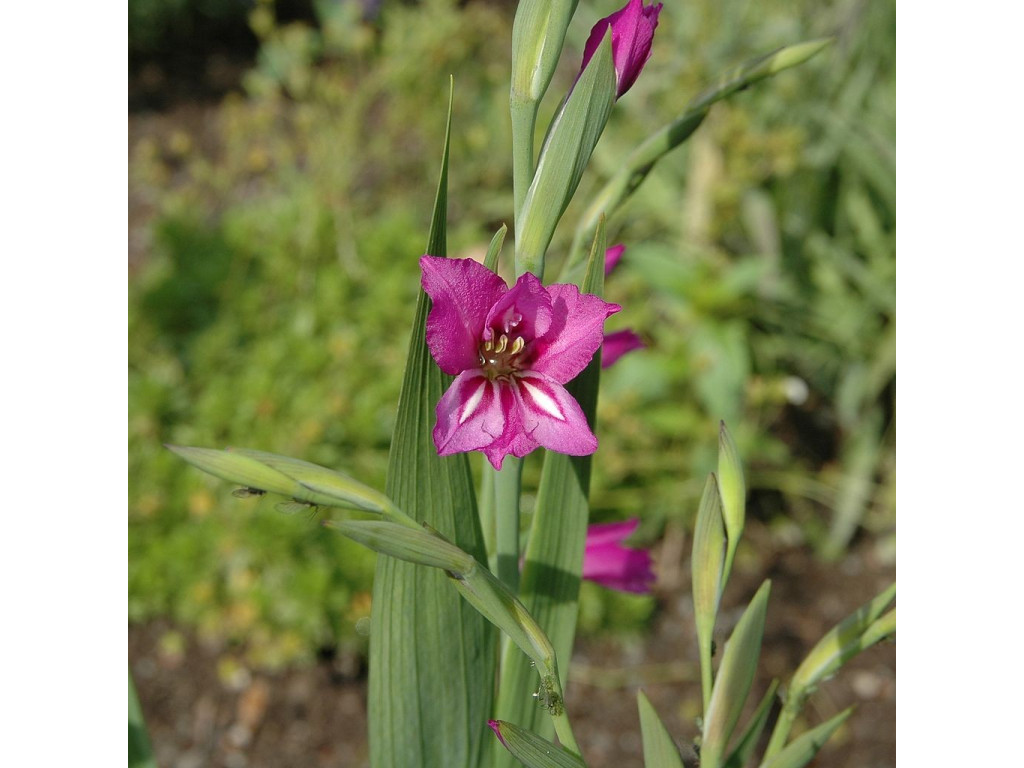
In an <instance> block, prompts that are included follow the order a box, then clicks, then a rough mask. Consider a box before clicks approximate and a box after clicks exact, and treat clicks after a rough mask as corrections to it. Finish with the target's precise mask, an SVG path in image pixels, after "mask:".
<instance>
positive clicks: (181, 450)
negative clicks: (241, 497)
mask: <svg viewBox="0 0 1024 768" xmlns="http://www.w3.org/2000/svg"><path fill="white" fill-rule="evenodd" d="M167 448H168V449H169V450H171V451H173V452H174V453H176V454H178V455H179V456H180V457H181V458H183V459H184V460H185V461H187V462H188V463H189V464H191V465H192V466H194V467H197V468H199V469H201V470H203V471H204V472H208V473H210V474H211V475H214V476H215V477H219V478H221V479H222V480H228V481H229V482H233V483H238V484H239V485H240V486H242V488H243V490H244V492H245V493H246V494H248V495H253V494H258V492H259V491H265V492H269V493H278V494H281V495H282V496H289V497H291V498H292V499H293V500H294V501H296V502H304V503H306V504H311V505H314V506H323V507H343V508H346V509H361V510H364V511H366V512H378V513H383V512H385V511H388V510H391V509H392V508H393V505H392V504H391V502H390V501H389V500H388V498H387V497H386V496H385V495H384V494H382V493H380V492H379V491H375V490H374V489H373V488H370V487H369V486H366V485H363V484H362V483H360V482H357V481H356V480H353V479H352V478H351V477H348V476H347V475H344V474H342V473H340V472H335V471H334V470H331V469H327V468H326V467H321V466H319V465H317V464H311V463H310V462H308V461H302V460H300V459H292V458H289V457H287V456H278V455H277V454H274V453H266V452H265V451H253V450H248V449H245V448H229V449H227V450H225V451H221V450H217V449H214V448H189V447H184V446H179V445H168V446H167Z"/></svg>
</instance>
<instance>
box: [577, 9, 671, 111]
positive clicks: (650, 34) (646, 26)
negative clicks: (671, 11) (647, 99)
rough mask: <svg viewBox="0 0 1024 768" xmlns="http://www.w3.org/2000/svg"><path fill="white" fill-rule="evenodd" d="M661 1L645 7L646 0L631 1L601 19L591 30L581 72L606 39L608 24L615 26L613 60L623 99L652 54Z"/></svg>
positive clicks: (620, 95) (613, 29)
mask: <svg viewBox="0 0 1024 768" xmlns="http://www.w3.org/2000/svg"><path fill="white" fill-rule="evenodd" d="M659 13H661V3H655V4H653V5H648V6H647V7H646V8H645V7H644V4H643V0H629V2H628V3H626V6H625V7H624V8H622V9H620V10H618V11H616V12H615V13H613V14H612V15H611V16H607V17H605V18H603V19H601V20H600V21H599V22H597V24H595V25H594V28H593V29H592V30H590V37H589V38H588V39H587V44H586V46H584V48H583V64H582V65H580V72H583V70H584V69H586V66H587V63H588V62H589V61H590V59H591V57H593V55H594V51H596V50H597V47H598V46H599V45H600V44H601V41H602V40H604V36H605V34H606V33H607V31H608V27H611V28H612V61H613V62H614V64H615V79H616V81H617V88H616V93H615V98H622V94H624V93H625V92H626V91H628V90H629V89H630V88H631V87H632V85H633V83H635V82H636V79H637V78H638V77H640V72H641V71H642V70H643V68H644V64H646V63H647V60H648V59H649V58H650V57H651V41H653V40H654V30H655V28H656V27H657V26H658V14H659Z"/></svg>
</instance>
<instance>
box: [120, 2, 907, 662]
mask: <svg viewBox="0 0 1024 768" xmlns="http://www.w3.org/2000/svg"><path fill="white" fill-rule="evenodd" d="M140 6H141V4H140ZM615 6H616V3H614V2H612V3H609V2H600V3H597V2H595V3H587V2H582V3H581V4H580V8H579V10H578V11H577V18H576V19H575V21H574V24H573V27H572V28H571V30H570V35H569V39H568V41H567V52H566V54H565V56H564V60H563V64H562V70H561V72H560V73H559V77H558V78H557V79H556V83H555V84H553V86H552V98H551V99H550V102H551V103H549V104H547V105H546V109H547V110H548V113H550V112H551V111H553V110H554V108H555V107H556V106H557V101H558V99H559V98H560V95H561V94H562V93H564V92H565V90H566V89H567V88H568V86H569V84H571V82H572V79H573V77H574V76H575V73H576V68H577V66H578V55H579V54H578V52H579V51H580V50H582V45H583V42H584V41H585V39H586V35H587V33H588V32H589V26H590V23H591V22H592V21H593V20H594V19H596V18H598V17H600V16H601V15H605V14H607V13H608V12H610V11H611V10H614V8H615ZM152 7H154V8H157V9H159V7H160V3H152ZM315 8H316V10H317V18H318V23H317V24H308V23H288V24H280V23H278V22H277V21H276V20H275V12H274V7H273V5H272V4H270V3H267V2H260V3H257V4H256V6H255V7H254V8H253V10H252V12H251V13H250V15H249V19H248V22H249V24H250V25H251V27H252V29H253V30H254V31H255V33H256V34H257V36H258V37H259V39H260V51H259V56H258V61H257V64H256V66H255V67H254V68H253V69H252V70H251V71H250V72H249V73H248V74H247V75H246V77H245V80H244V94H238V95H231V96H229V97H227V98H226V99H225V100H224V101H223V102H222V103H221V104H220V105H219V106H218V107H217V108H216V109H215V110H210V111H209V112H208V113H207V115H206V117H205V118H204V122H203V124H202V125H201V127H200V128H198V129H196V130H175V131H171V132H165V133H164V134H162V135H152V134H146V135H143V136H141V137H140V138H138V140H137V141H135V143H134V144H133V146H132V148H131V156H130V172H131V179H130V194H131V196H132V199H133V200H134V201H141V202H140V203H139V205H141V206H142V207H144V208H145V209H146V210H147V211H148V215H147V217H146V219H145V222H144V223H142V224H140V225H138V229H139V232H141V234H138V235H137V237H138V238H139V242H141V243H142V245H141V246H140V247H139V249H138V250H139V256H138V258H137V259H136V260H135V261H133V263H132V266H131V269H130V273H129V280H130V306H129V322H130V325H129V356H130V361H129V362H130V369H129V387H130V393H129V394H130V406H129V409H130V411H129V448H130V466H129V477H130V488H129V495H130V514H129V619H130V620H134V621H138V620H145V619H147V618H152V617H157V616H165V617H170V618H172V619H174V620H175V621H177V622H180V623H182V624H184V625H187V626H194V627H196V628H197V629H198V630H199V631H200V632H202V633H204V634H208V635H211V636H214V637H217V638H220V639H227V640H233V641H244V643H245V646H244V647H245V648H246V652H247V654H248V657H249V661H251V662H252V663H256V664H260V665H266V666H277V665H281V664H285V663H289V662H293V661H295V660H300V659H304V658H310V657H311V656H312V655H313V654H314V653H315V652H316V651H317V650H318V649H320V648H325V647H327V648H338V647H341V648H342V649H349V650H355V651H358V650H359V649H360V648H361V647H362V642H363V639H362V638H361V637H360V636H359V635H358V633H357V632H356V631H355V628H356V626H357V625H358V622H359V619H361V618H362V617H365V616H367V615H368V613H369V580H370V576H371V574H372V570H373V568H372V556H371V555H370V554H368V553H367V552H366V551H364V550H362V549H360V548H359V547H358V546H357V545H354V544H351V543H349V542H348V541H347V540H345V539H343V538H342V537H340V536H337V535H335V534H332V533H330V532H328V531H325V530H323V529H322V528H320V527H319V526H318V525H317V524H316V523H315V522H314V521H313V520H311V519H305V518H302V517H301V516H300V517H298V518H296V517H288V516H285V515H282V514H280V513H278V512H276V511H275V510H274V509H273V505H272V503H271V502H269V501H261V500H252V499H250V500H239V499H235V498H233V497H232V496H231V490H232V489H231V488H230V487H226V486H225V484H223V483H218V482H216V481H214V480H212V479H211V478H207V477H205V476H203V475H201V474H200V473H198V472H195V471H194V470H191V469H189V468H188V467H187V466H186V465H185V464H184V463H182V462H180V461H179V460H178V459H177V458H176V457H174V456H173V455H172V454H170V453H169V452H167V451H166V450H164V449H163V448H162V444H163V443H165V442H173V443H179V444H187V445H206V446H211V447H223V446H226V445H238V446H246V447H253V448H261V449H265V450H269V451H273V452H276V453H282V454H288V455H293V456H296V457H301V458H304V459H307V460H310V461H314V462H317V463H321V464H324V465H327V466H331V467H336V468H339V469H344V470H346V471H348V472H350V473H351V474H353V475H354V476H356V477H359V478H360V479H362V480H364V481H365V482H368V483H370V484H373V485H375V486H377V487H380V488H383V485H384V470H385V466H386V462H387V448H388V441H389V439H390V434H391V428H392V425H393V419H394V414H395V406H396V402H397V397H398V391H399V384H400V380H401V365H402V363H403V360H404V353H405V345H406V343H407V338H408V337H407V334H408V330H409V328H408V326H409V322H410V319H411V317H412V312H413V304H414V302H413V299H414V296H415V291H416V287H417V283H418V279H419V276H418V270H417V264H416V259H417V257H418V256H419V254H420V249H421V248H422V243H423V241H424V236H425V232H426V228H427V225H428V221H427V218H428V216H429V210H430V202H431V196H432V194H433V189H434V183H435V177H436V170H437V163H438V154H439V151H440V146H441V137H442V136H443V129H444V124H443V120H444V106H445V99H446V97H447V92H446V89H447V75H448V74H449V73H452V74H453V75H454V77H455V84H456V91H455V112H454V118H453V119H454V123H453V125H454V128H453V135H452V164H451V178H450V192H449V199H450V215H451V221H450V225H449V243H450V246H449V250H450V252H451V253H453V254H455V255H472V254H482V252H483V251H484V250H485V249H486V246H487V243H488V241H489V239H490V236H491V234H493V232H494V230H495V229H497V227H498V226H500V224H501V223H502V222H506V223H508V224H510V225H511V223H512V222H511V205H512V201H511V168H510V158H509V157H508V156H507V155H508V151H507V147H508V146H509V127H508V117H507V96H508V80H507V78H508V67H509V59H510V52H509V41H510V38H511V16H512V9H511V8H507V7H505V6H504V5H501V4H494V3H483V2H471V3H468V4H466V5H465V6H464V7H461V8H457V7H456V4H455V3H453V2H451V1H450V0H426V1H425V2H422V3H419V4H402V3H384V4H383V7H382V10H381V12H380V15H379V16H378V17H376V18H374V19H371V20H363V19H362V10H361V5H360V4H358V3H328V2H322V3H316V4H315ZM153 13H156V11H154V12H153ZM130 20H131V17H130ZM157 27H159V25H157ZM142 29H143V28H142V27H139V28H138V30H142ZM132 34H133V35H135V34H136V32H135V31H133V32H132ZM138 34H139V35H142V34H146V35H149V34H154V33H153V32H152V31H151V30H150V28H145V31H144V32H143V31H139V32H138ZM825 34H835V35H836V36H837V39H836V43H835V45H834V46H833V47H832V48H831V49H829V50H827V51H826V52H825V53H823V54H821V55H819V56H818V57H817V58H816V59H814V60H812V61H811V62H809V63H807V64H805V65H803V66H801V67H800V68H798V69H797V70H793V71H791V72H788V73H784V74H783V75H781V76H779V77H777V78H775V79H773V80H770V81H768V82H765V83H762V84H760V85H758V86H756V87H755V88H754V89H752V90H751V91H749V92H747V93H743V94H739V95H738V96H736V97H734V98H733V99H731V100H730V101H728V102H727V103H724V104H721V105H718V106H716V107H715V108H714V109H713V111H712V113H711V116H710V117H709V119H708V120H707V121H706V122H705V124H704V125H703V126H702V127H701V128H700V129H699V130H698V132H697V134H696V135H695V136H694V138H693V139H692V140H691V142H690V143H689V144H688V145H687V146H686V147H684V148H683V149H681V150H679V151H677V152H676V153H675V154H673V155H671V156H669V157H668V158H666V160H665V161H663V163H662V164H661V165H659V167H658V168H657V170H656V171H655V172H654V173H653V174H652V175H651V177H650V178H649V179H648V181H647V182H646V183H645V185H644V186H643V187H641V189H640V190H639V192H638V193H637V195H636V196H635V197H634V199H633V200H632V201H631V202H630V203H629V204H627V206H626V207H625V209H624V210H623V211H622V212H621V213H620V214H618V215H617V216H615V217H613V218H612V220H611V221H610V222H609V233H610V237H611V239H612V241H613V242H624V243H626V244H627V246H628V250H627V254H626V258H625V260H624V263H623V266H622V267H620V269H619V270H618V271H617V272H616V273H615V274H614V275H613V276H612V277H611V278H610V280H609V283H608V288H607V292H608V298H609V299H610V300H612V301H616V302H619V303H621V304H622V305H623V307H624V311H623V312H622V313H621V314H620V315H617V316H616V317H615V318H613V319H612V321H610V323H609V330H616V329H618V328H620V327H627V326H628V327H633V328H635V329H637V330H638V331H640V332H641V333H642V334H643V335H644V336H645V337H646V338H647V340H648V342H649V349H648V350H646V351H643V352H638V353H633V354H632V355H630V356H627V357H626V358H624V359H623V360H622V361H621V362H620V363H619V364H617V365H616V366H615V367H613V368H611V369H609V370H608V371H606V372H605V376H604V377H603V387H602V396H601V403H600V415H599V421H600V425H599V432H598V434H599V437H600V439H601V449H600V451H599V453H598V457H597V460H596V461H595V477H594V491H593V494H592V499H593V504H594V509H595V512H594V514H595V519H613V518H620V517H624V516H629V515H640V516H641V517H642V518H643V520H644V525H643V528H642V531H641V534H642V537H643V536H645V537H646V538H647V539H648V540H653V539H655V538H656V537H657V536H658V535H659V534H660V533H661V532H662V531H663V530H665V529H668V530H676V531H678V530H680V529H682V528H684V527H685V526H687V525H688V524H689V522H690V520H691V518H692V515H693V514H694V511H695V509H696V502H697V499H698V497H699V494H700V490H701V485H702V482H703V481H702V478H703V477H704V475H705V473H706V472H707V471H708V470H709V469H712V468H713V466H714V461H715V446H716V445H717V430H718V420H719V419H721V418H724V419H726V420H727V421H728V423H729V425H730V428H731V429H732V431H733V434H734V435H735V436H736V439H737V441H738V443H739V446H740V450H741V453H742V454H743V455H744V457H745V459H746V461H747V463H748V466H749V468H750V475H751V477H750V485H751V487H752V489H753V491H754V492H755V497H754V501H755V504H754V513H755V514H756V515H759V516H760V517H761V518H762V519H764V520H766V521H769V522H771V523H772V524H773V525H775V526H776V527H777V530H778V533H779V535H780V536H783V537H786V538H787V540H791V539H792V538H793V537H798V538H802V539H803V540H806V541H808V542H810V543H811V544H812V545H814V546H815V547H817V548H818V549H819V551H820V552H821V553H822V554H823V555H824V556H835V555H837V554H840V553H841V552H842V551H844V549H845V547H846V546H847V545H848V542H849V541H850V538H851V537H852V536H853V535H854V534H855V533H856V532H857V531H865V530H866V531H867V533H868V534H869V535H871V536H874V537H875V538H876V539H877V540H878V541H879V542H880V543H881V544H882V545H883V546H884V545H885V544H886V542H887V541H891V540H893V537H894V526H895V518H894V511H893V501H892V490H893V486H894V446H895V421H894V413H893V403H894V394H893V393H894V387H895V4H894V3H891V2H881V3H867V2H860V0H835V2H833V3H829V4H821V3H814V2H810V0H802V1H801V2H798V3H782V2H760V3H756V4H755V3H751V2H739V1H737V0H728V1H727V2H712V0H695V1H694V2H687V3H685V4H683V3H680V4H676V3H668V4H666V8H665V9H664V11H663V12H662V15H661V23H660V25H659V28H658V33H657V36H656V38H655V46H654V53H653V56H652V58H651V60H650V62H649V64H648V67H647V69H646V70H645V72H644V75H643V77H642V78H640V80H639V81H638V83H637V84H636V86H634V88H633V90H631V91H630V93H629V94H628V95H627V96H626V97H625V98H623V99H622V100H621V101H620V102H619V103H618V105H617V106H616V109H615V112H614V113H613V117H612V121H611V123H610V125H609V127H608V129H607V131H606V134H605V136H604V138H603V139H602V141H601V143H600V144H599V145H598V148H597V151H596V152H595V155H594V159H593V161H592V165H591V169H590V171H588V174H587V176H586V177H585V179H584V182H583V185H582V186H581V189H580V193H579V194H578V196H577V203H574V205H573V206H572V207H570V209H569V211H568V213H567V216H566V219H565V224H566V226H565V227H564V228H563V230H562V231H560V232H559V233H558V234H557V235H556V240H555V243H554V245H553V247H552V251H551V254H552V258H553V259H555V264H553V265H552V267H550V269H551V270H552V272H551V274H555V270H556V269H557V267H558V264H557V259H558V257H559V255H560V254H564V252H565V250H566V249H567V248H568V245H569V242H570V239H571V234H572V227H573V226H574V224H575V216H576V215H578V214H579V213H581V212H582V209H583V206H584V204H585V203H586V201H587V198H588V194H589V193H591V192H593V191H595V190H596V188H597V186H598V185H599V184H600V183H601V182H602V181H603V180H604V179H605V178H607V176H608V175H610V173H612V172H613V171H614V170H615V169H616V167H617V164H618V163H619V162H620V161H621V158H622V157H623V155H624V154H625V153H626V152H628V151H629V149H630V148H631V147H632V146H634V145H635V144H636V143H638V142H639V141H640V140H642V139H643V138H644V137H645V136H646V135H647V133H649V132H650V131H652V130H654V129H655V128H657V127H659V126H660V125H662V124H663V123H665V122H667V121H669V120H670V119H672V118H673V117H674V116H675V115H676V114H677V113H678V112H679V111H680V110H681V108H682V107H683V105H684V104H685V102H686V101H687V100H688V99H689V98H690V97H692V96H693V95H695V94H696V93H697V92H699V91H700V90H701V89H702V87H703V85H704V84H705V83H707V82H708V81H710V80H711V79H712V78H713V77H714V76H715V75H716V74H718V73H720V72H721V71H723V70H724V69H726V68H728V67H730V66H733V65H735V64H737V63H740V62H742V61H745V60H747V59H749V58H752V57H753V56H755V55H758V54H761V53H765V52H768V51H770V50H772V49H774V48H776V47H779V46H781V45H784V44H790V43H794V42H798V41H800V40H805V39H809V38H813V37H820V36H822V35H825ZM143 42H144V41H143ZM140 45H142V43H140ZM535 464H539V462H529V461H528V462H527V466H526V476H527V483H529V482H531V478H534V479H535V477H536V473H537V471H538V470H539V466H535ZM526 503H527V511H528V508H529V497H527V499H526ZM743 555H744V552H743V551H742V550H741V556H743ZM746 556H747V557H748V558H754V557H756V553H753V552H748V553H746ZM585 586H586V587H587V588H586V589H585V591H584V594H583V599H582V603H581V628H582V629H584V630H591V631H592V630H595V629H597V628H599V627H601V626H604V625H606V624H608V623H611V622H612V620H614V623H615V624H617V625H620V626H621V625H625V626H635V625H636V622H637V621H640V620H642V619H643V617H644V616H646V615H647V614H649V612H650V611H651V609H652V605H653V603H652V601H651V599H650V598H635V597H630V596H618V595H610V594H609V593H603V592H601V591H600V590H598V589H597V588H596V587H595V588H591V585H585Z"/></svg>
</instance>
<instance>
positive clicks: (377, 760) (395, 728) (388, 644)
mask: <svg viewBox="0 0 1024 768" xmlns="http://www.w3.org/2000/svg"><path fill="white" fill-rule="evenodd" d="M450 134H451V98H449V103H448V130H447V131H446V134H445V144H444V152H443V156H442V161H441V174H440V180H439V182H438V188H437V197H436V200H435V203H434V215H433V220H432V223H431V228H430V238H429V240H428V246H427V253H429V254H431V255H433V256H444V255H446V250H447V249H446V235H445V216H446V211H447V187H448V184H447V180H448V147H449V137H450ZM409 256H410V257H415V256H416V254H409ZM428 309H429V301H428V299H427V297H426V295H425V294H424V293H423V292H422V291H420V293H419V297H418V300H417V303H416V315H415V319H414V321H413V327H412V338H411V339H410V342H409V355H408V359H407V362H406V368H405V376H404V379H403V382H402V391H401V396H400V400H399V404H398V414H397V417H396V421H395V432H394V437H393V439H392V442H391V454H390V458H389V463H388V478H387V486H386V491H387V496H388V497H389V498H390V499H392V500H393V501H394V502H395V504H396V505H397V506H398V507H399V508H401V509H402V510H404V511H405V512H406V513H407V514H408V515H409V516H411V517H413V518H415V519H416V520H418V521H420V522H423V523H427V524H429V525H430V526H431V527H432V528H434V529H436V530H438V531H440V532H441V534H443V535H444V536H445V537H446V538H448V539H449V540H450V541H451V542H453V543H454V544H455V545H456V546H458V547H459V548H461V549H463V550H465V551H466V552H468V553H469V554H471V555H472V556H473V557H475V558H476V559H477V560H482V559H485V557H486V556H485V554H484V551H483V541H482V537H481V532H480V525H479V520H478V519H477V513H476V499H475V496H474V492H473V483H472V478H471V476H470V471H469V462H468V459H467V457H466V454H457V455H455V456H450V457H447V458H440V457H439V456H438V455H437V450H436V449H435V447H434V444H433V441H432V439H431V436H430V432H431V428H432V426H433V423H434V411H435V408H436V406H437V403H438V401H439V400H440V399H441V395H442V394H443V393H444V390H445V388H446V387H447V386H448V385H449V384H450V382H451V379H450V377H447V376H445V375H444V374H442V373H441V371H440V369H438V367H437V365H436V364H435V363H434V361H433V359H432V358H431V357H430V355H429V353H428V351H427V346H426V342H425V333H426V330H425V329H426V319H427V311H428ZM494 641H495V633H494V630H493V628H492V627H491V626H490V625H489V624H488V623H487V622H486V621H485V620H484V618H483V617H482V616H481V615H480V614H479V613H477V611H475V610H473V608H472V607H471V606H469V605H467V604H466V602H465V601H463V600H462V599H461V598H460V597H459V596H458V595H457V594H456V593H455V592H454V591H453V590H452V589H451V587H450V585H449V584H448V578H447V577H446V576H445V575H444V573H443V572H442V571H439V570H433V569H431V570H424V569H422V568H418V567H417V566H415V565H413V564H411V563H407V562H404V561H401V560H396V559H395V558H392V557H386V556H381V557H378V558H377V571H376V575H375V578H374V585H373V611H372V626H371V632H370V692H369V722H370V758H371V761H372V763H373V765H374V766H375V767H376V768H392V767H394V768H405V767H406V766H419V765H423V766H427V765H445V766H476V765H478V764H480V762H481V759H482V755H483V754H484V750H486V749H489V748H490V747H489V746H487V745H488V744H489V741H490V740H489V739H488V738H487V732H486V729H487V718H488V717H490V716H491V714H492V702H493V688H494V686H493V685H491V684H490V682H489V681H491V680H493V679H494V664H495V651H494V648H495V646H494Z"/></svg>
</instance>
